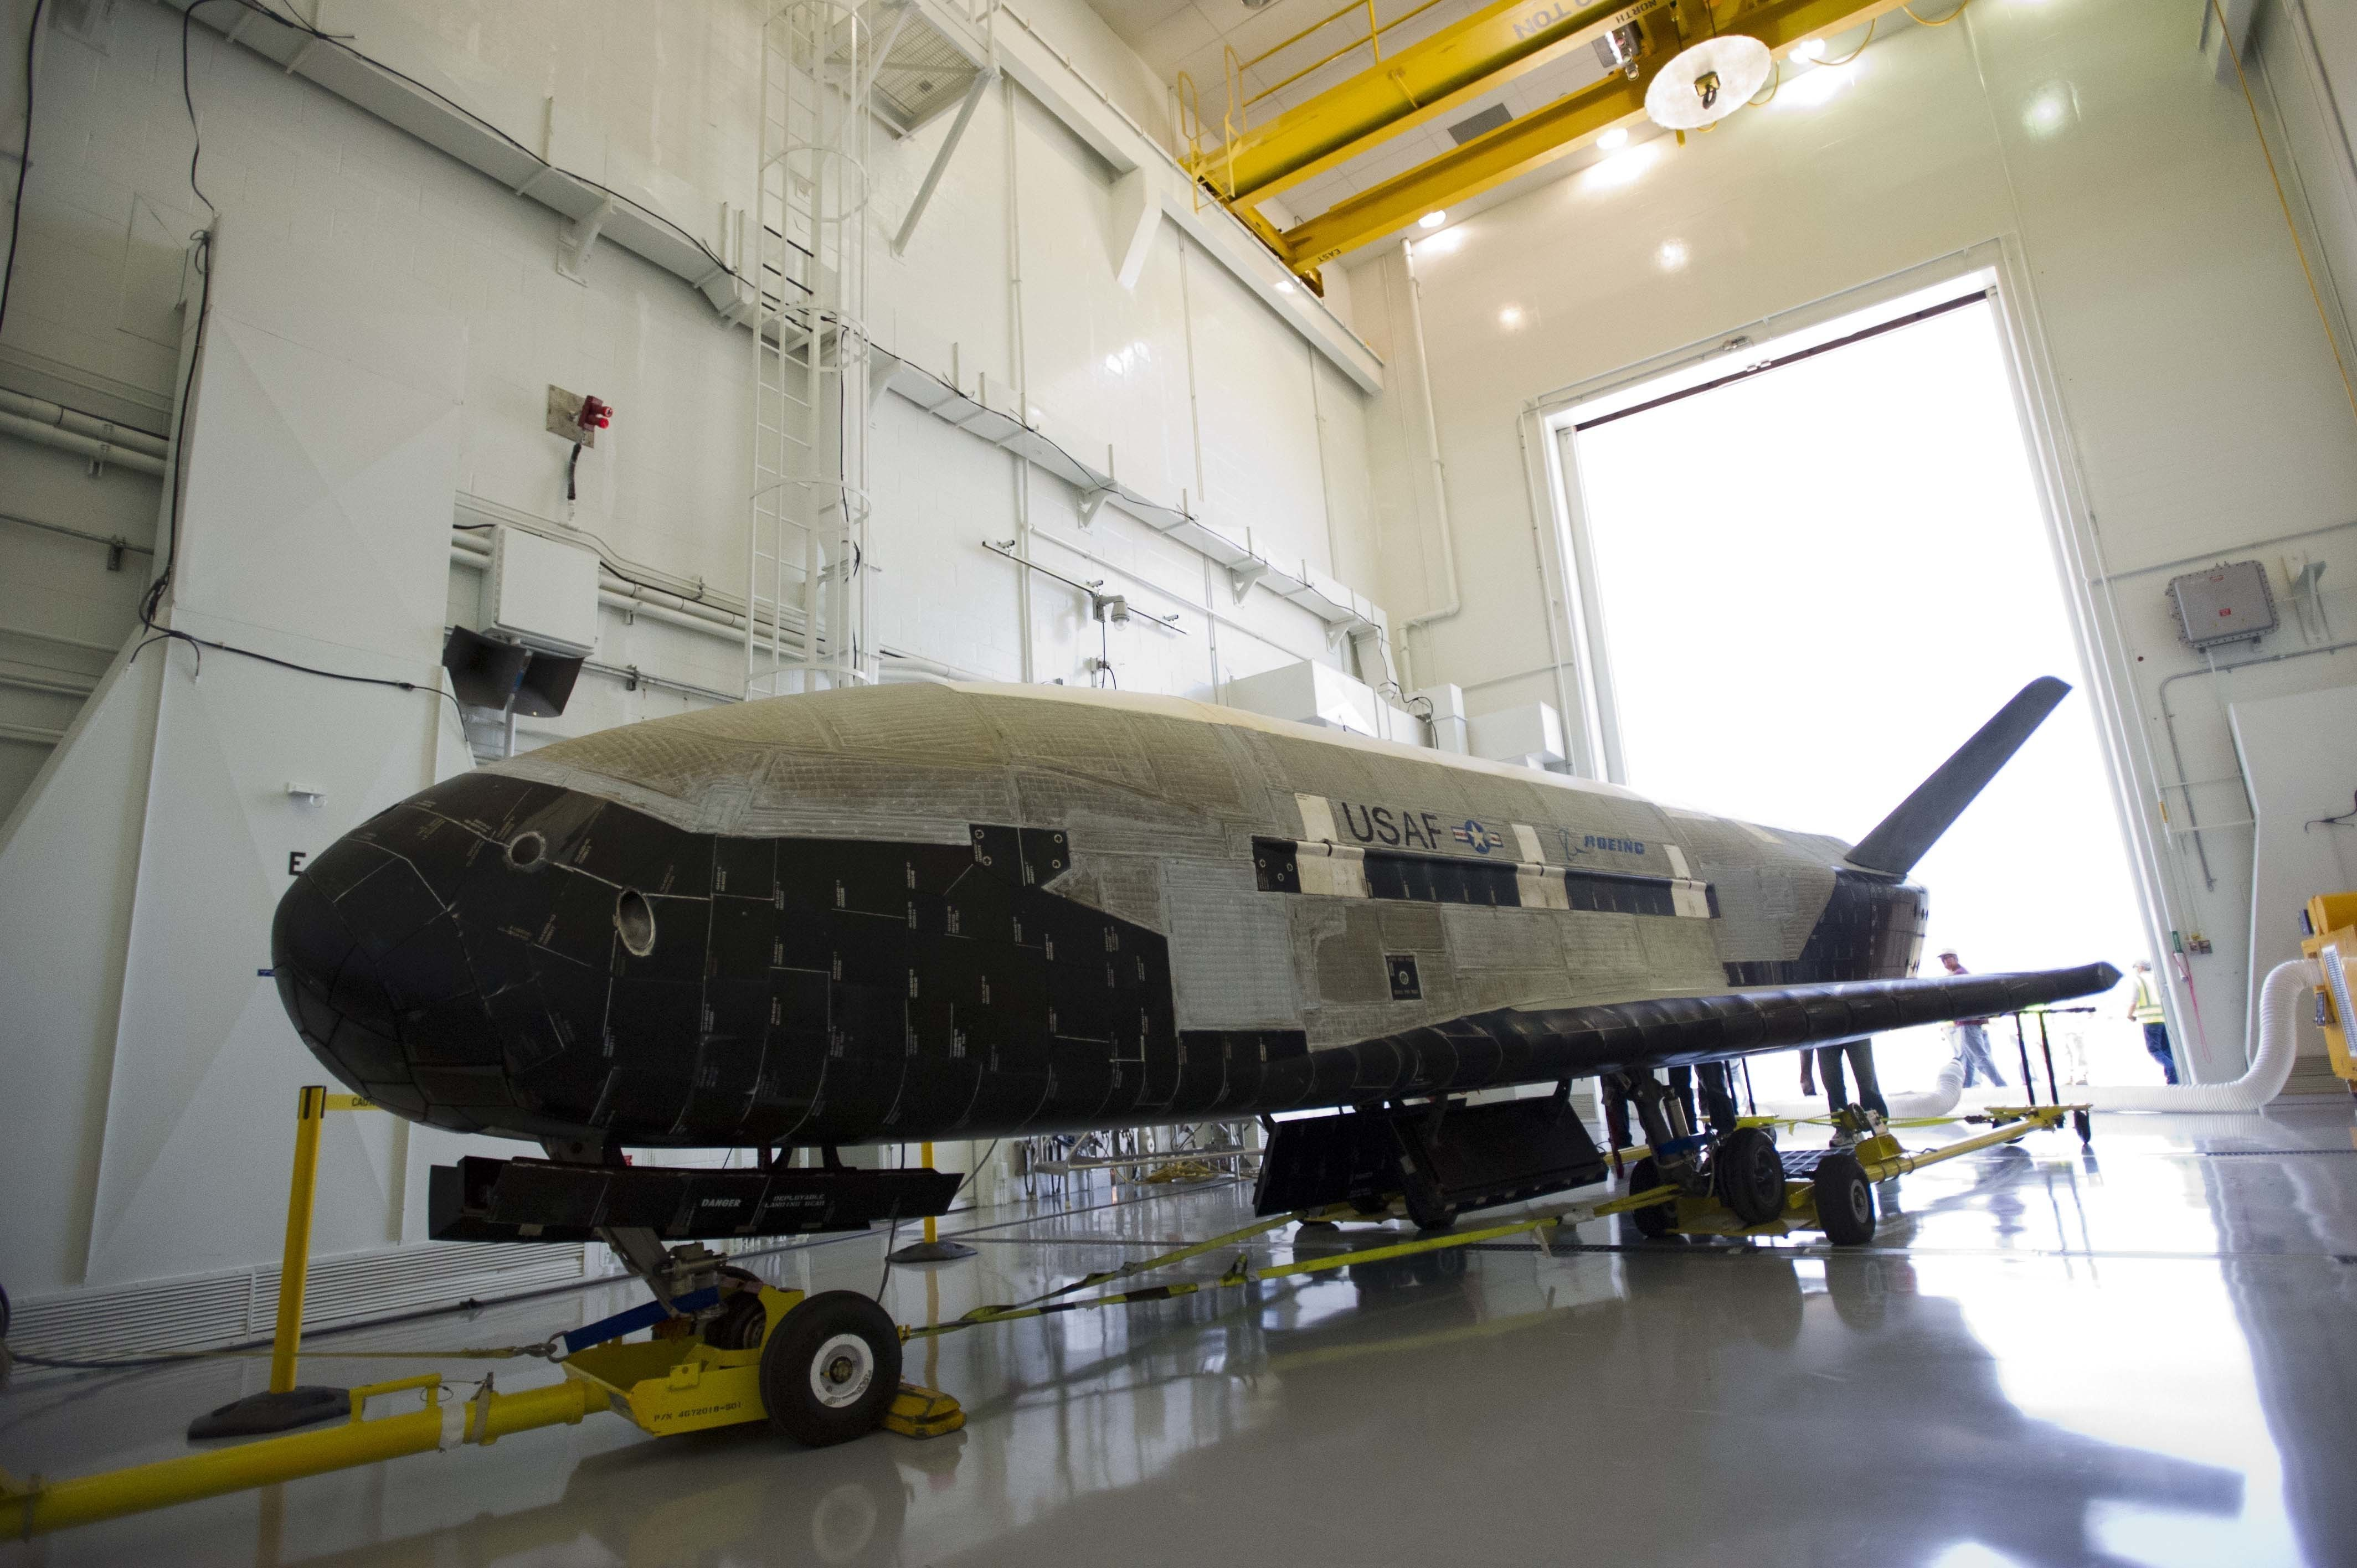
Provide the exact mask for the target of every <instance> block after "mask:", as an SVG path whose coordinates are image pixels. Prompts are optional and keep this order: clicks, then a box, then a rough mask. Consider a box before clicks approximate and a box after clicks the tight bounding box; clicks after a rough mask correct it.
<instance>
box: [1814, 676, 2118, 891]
mask: <svg viewBox="0 0 2357 1568" xmlns="http://www.w3.org/2000/svg"><path fill="white" fill-rule="evenodd" d="M2070 691H2071V687H2070V685H2069V683H2068V682H2062V681H2058V680H2056V679H2055V678H2054V677H2053V676H2051V675H2041V676H2040V677H2039V678H2038V679H2037V680H2035V681H2032V682H2030V683H2029V685H2027V686H2024V687H2023V688H2022V689H2021V690H2020V691H2019V692H2018V693H2015V694H2014V698H2013V700H2012V701H2011V702H2009V703H2006V705H2005V706H2004V707H2002V708H1999V709H1998V710H1997V711H1996V717H1995V718H1993V719H1991V720H1989V722H1988V723H1986V724H1985V725H1981V727H1980V728H1979V729H1978V730H1977V731H1976V732H1975V734H1974V736H1973V738H1972V739H1970V740H1968V741H1966V742H1964V745H1963V746H1959V747H1957V748H1956V754H1955V755H1954V756H1953V757H1950V758H1948V760H1947V761H1945V762H1943V763H1942V764H1940V766H1939V768H1937V769H1936V770H1935V771H1934V772H1933V773H1932V777H1930V778H1929V779H1924V780H1923V782H1922V783H1921V784H1919V785H1917V786H1916V787H1915V792H1914V793H1913V794H1911V795H1910V796H1908V797H1907V799H1905V800H1901V801H1900V802H1899V809H1898V810H1897V811H1893V812H1891V813H1890V815H1889V816H1887V817H1885V818H1883V819H1882V821H1881V822H1878V823H1877V824H1876V825H1875V829H1874V831H1873V832H1870V833H1868V834H1867V835H1866V836H1865V837H1864V838H1862V839H1860V840H1858V841H1857V847H1856V848H1854V849H1852V850H1851V851H1850V852H1849V863H1850V864H1851V865H1855V866H1857V868H1858V869H1860V870H1862V871H1879V872H1883V873H1885V874H1887V875H1891V876H1904V875H1907V873H1908V872H1910V871H1911V870H1913V869H1914V866H1915V863H1916V862H1917V861H1919V860H1921V859H1922V858H1923V854H1924V852H1925V851H1927V850H1929V849H1930V848H1931V847H1932V844H1934V843H1937V842H1939V838H1940V835H1941V834H1942V833H1944V832H1947V831H1948V829H1949V828H1950V826H1952V825H1953V823H1954V822H1955V820H1956V819H1957V818H1958V817H1960V816H1962V815H1964V808H1965V807H1966V806H1969V805H1971V804H1972V803H1973V800H1974V798H1975V796H1977V795H1979V794H1980V792H1981V791H1982V790H1983V789H1986V788H1987V786H1988V781H1989V780H1990V779H1994V778H1996V772H1997V769H1998V768H2003V767H2004V766H2005V765H2006V764H2007V762H2010V761H2012V760H2013V754H2014V753H2015V752H2017V751H2019V750H2020V749H2021V745H2022V742H2024V741H2026V740H2028V739H2029V736H2030V734H2031V732H2033V731H2034V730H2036V729H2037V728H2038V726H2039V725H2041V724H2043V723H2045V722H2046V715H2047V714H2050V713H2052V712H2053V711H2054V708H2055V704H2056V703H2060V702H2061V700H2062V699H2063V698H2064V697H2065V696H2067V695H2069V693H2070Z"/></svg>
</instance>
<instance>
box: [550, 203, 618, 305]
mask: <svg viewBox="0 0 2357 1568" xmlns="http://www.w3.org/2000/svg"><path fill="white" fill-rule="evenodd" d="M621 209H622V204H621V202H620V201H619V199H616V198H614V197H611V196H609V197H608V198H606V199H605V200H603V201H601V202H599V203H598V204H597V210H596V211H594V212H592V213H590V214H589V215H588V216H587V218H574V219H569V220H566V222H565V230H564V232H563V234H562V235H561V236H560V237H559V239H558V242H557V250H556V270H557V271H558V272H560V273H562V274H565V276H566V277H568V278H571V279H572V280H573V281H574V282H575V283H577V284H586V283H587V282H588V280H587V278H585V277H583V276H582V275H581V266H582V263H585V262H587V260H588V259H589V252H590V250H591V249H592V248H593V247H595V246H596V244H597V236H598V235H599V234H600V233H602V232H603V231H605V228H606V223H607V220H608V219H610V218H612V217H613V216H614V214H615V213H617V212H619V211H620V210H621Z"/></svg>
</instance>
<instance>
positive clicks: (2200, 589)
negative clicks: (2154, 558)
mask: <svg viewBox="0 0 2357 1568" xmlns="http://www.w3.org/2000/svg"><path fill="white" fill-rule="evenodd" d="M2169 603H2171V604H2172V605H2174V606H2176V607H2177V627H2178V633H2179V636H2181V637H2183V638H2184V639H2185V640H2186V641H2187V642H2189V643H2190V644H2192V645H2193V646H2194V647H2195V648H2214V647H2216V646H2218V645H2219V644H2220V643H2225V642H2256V641H2257V640H2258V639H2260V638H2262V637H2265V636H2266V634H2267V633H2268V632H2271V631H2273V630H2275V628H2276V596H2275V590H2274V588H2272V587H2271V586H2269V585H2268V583H2267V569H2266V566H2265V565H2263V564H2260V563H2259V562H2256V561H2230V562H2228V563H2226V564H2224V565H2222V566H2212V567H2211V568H2210V569H2209V570H2208V571H2206V572H2188V573H2187V574H2186V575H2183V576H2182V577H2173V578H2171V579H2170V580H2169Z"/></svg>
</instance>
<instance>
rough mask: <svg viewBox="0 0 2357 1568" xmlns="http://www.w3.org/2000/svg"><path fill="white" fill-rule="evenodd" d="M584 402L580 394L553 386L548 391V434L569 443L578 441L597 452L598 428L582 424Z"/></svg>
mask: <svg viewBox="0 0 2357 1568" xmlns="http://www.w3.org/2000/svg"><path fill="white" fill-rule="evenodd" d="M583 401H584V400H583V397H582V394H581V393H579V392H566V391H565V389H564V388H563V387H560V386H551V387H550V388H549V389H548V433H549V434H550V435H562V436H563V437H565V439H566V440H567V441H578V442H579V443H581V445H583V446H587V447H589V448H591V449H592V450H595V449H596V447H597V426H596V425H594V424H589V425H585V424H582V423H581V404H582V402H583Z"/></svg>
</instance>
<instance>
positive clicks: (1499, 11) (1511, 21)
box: [1191, 0, 1672, 206]
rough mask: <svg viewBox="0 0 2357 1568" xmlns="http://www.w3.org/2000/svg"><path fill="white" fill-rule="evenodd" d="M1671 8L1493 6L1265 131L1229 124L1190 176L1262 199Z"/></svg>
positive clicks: (1534, 1)
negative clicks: (1221, 141) (1223, 137)
mask: <svg viewBox="0 0 2357 1568" xmlns="http://www.w3.org/2000/svg"><path fill="white" fill-rule="evenodd" d="M1671 5H1672V0H1603V3H1601V4H1589V5H1575V4H1569V3H1567V0H1497V4H1495V5H1490V6H1488V7H1486V8H1485V9H1483V10H1480V11H1477V12H1475V13H1474V14H1473V15H1472V16H1468V17H1466V18H1465V19H1464V20H1462V21H1460V22H1457V23H1454V24H1452V25H1451V26H1449V27H1443V28H1442V29H1441V30H1440V31H1438V32H1437V33H1435V34H1433V35H1432V36H1431V37H1430V38H1424V39H1421V40H1419V41H1417V42H1416V43H1414V44H1410V45H1409V46H1407V47H1406V48H1403V49H1401V50H1399V51H1398V52H1396V53H1394V54H1393V55H1391V56H1390V57H1389V58H1387V59H1382V60H1380V61H1379V63H1378V64H1376V65H1375V66H1374V67H1373V68H1372V70H1364V71H1361V72H1360V73H1359V74H1358V75H1356V76H1354V77H1352V78H1351V79H1350V80H1349V81H1343V82H1339V83H1337V84H1336V85H1335V86H1333V87H1331V88H1329V89H1328V90H1327V91H1324V92H1321V93H1319V94H1318V96H1317V97H1315V98H1313V99H1311V100H1310V101H1309V102H1307V103H1303V104H1300V105H1298V106H1297V107H1295V108H1293V109H1290V110H1287V111H1286V112H1285V113H1282V114H1279V115H1278V116H1277V117H1276V118H1275V119H1274V120H1271V121H1270V122H1269V123H1268V124H1265V125H1260V126H1256V127H1254V128H1253V129H1250V130H1245V129H1243V128H1241V127H1238V126H1235V125H1232V124H1231V125H1229V126H1227V127H1226V131H1227V135H1228V140H1227V141H1226V142H1225V143H1224V144H1222V145H1220V146H1217V147H1214V148H1212V149H1211V151H1210V152H1207V153H1204V154H1202V155H1200V156H1199V157H1196V158H1194V159H1193V160H1192V161H1191V170H1192V172H1193V173H1194V174H1195V175H1196V176H1197V177H1200V178H1201V179H1203V180H1205V181H1207V182H1208V183H1209V184H1210V185H1211V187H1212V188H1214V189H1215V190H1217V191H1218V192H1219V193H1220V194H1221V195H1222V197H1224V198H1226V199H1228V201H1229V202H1230V203H1231V204H1233V205H1237V206H1243V205H1246V204H1249V203H1251V202H1254V201H1265V200H1266V199H1268V198H1270V197H1272V196H1275V195H1276V194H1278V193H1279V192H1280V191H1283V190H1285V189H1286V188H1289V187H1292V186H1295V185H1297V184H1299V183H1300V182H1301V181H1303V180H1305V179H1308V178H1311V177H1314V176H1316V175H1319V174H1322V173H1324V172H1325V171H1326V170H1328V169H1329V168H1332V167H1333V166H1335V165H1337V164H1339V163H1341V162H1342V161H1343V160H1345V159H1347V158H1350V157H1352V156H1356V155H1357V154H1359V153H1361V152H1363V151H1365V150H1366V148H1367V146H1369V145H1372V143H1375V142H1378V141H1383V140H1385V139H1387V138H1389V137H1392V136H1396V135H1399V134H1402V133H1404V132H1406V131H1411V130H1414V129H1415V127H1416V126H1418V125H1421V124H1425V123H1426V121H1429V120H1432V119H1434V118H1437V116H1439V115H1443V114H1446V113H1448V112H1449V111H1450V110H1452V109H1455V108H1458V107H1459V106H1460V105H1462V104H1463V103H1465V102H1467V101H1468V100H1469V99H1471V98H1475V97H1478V96H1480V94H1481V93H1484V92H1487V91H1491V90H1492V89H1493V88H1498V87H1501V86H1503V85H1505V84H1506V83H1507V82H1509V81H1512V80H1513V79H1514V78H1516V77H1518V76H1521V75H1523V73H1524V72H1526V71H1532V70H1537V69H1538V68H1539V67H1541V66H1543V65H1545V64H1547V63H1548V62H1550V61H1552V60H1555V59H1560V58H1562V57H1563V56H1564V55H1566V54H1567V53H1569V52H1570V51H1572V50H1573V49H1577V48H1587V46H1588V45H1590V44H1592V43H1594V42H1595V41H1596V40H1597V39H1598V38H1603V37H1605V36H1606V35H1607V34H1609V33H1610V32H1612V31H1613V30H1614V29H1616V28H1618V27H1627V26H1629V25H1631V24H1632V23H1634V22H1637V21H1638V20H1639V19H1641V18H1642V17H1645V16H1651V15H1652V14H1654V13H1656V12H1661V13H1667V12H1668V11H1669V10H1670V8H1671Z"/></svg>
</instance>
